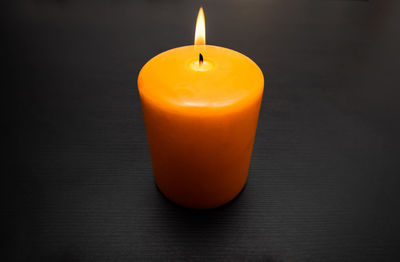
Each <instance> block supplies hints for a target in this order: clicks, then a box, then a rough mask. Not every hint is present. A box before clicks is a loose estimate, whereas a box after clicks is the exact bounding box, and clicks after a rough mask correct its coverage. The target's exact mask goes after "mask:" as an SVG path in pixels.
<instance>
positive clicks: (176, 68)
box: [138, 45, 264, 209]
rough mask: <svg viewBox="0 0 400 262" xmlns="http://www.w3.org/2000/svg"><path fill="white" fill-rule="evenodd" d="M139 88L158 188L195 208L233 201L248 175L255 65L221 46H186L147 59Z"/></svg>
mask: <svg viewBox="0 0 400 262" xmlns="http://www.w3.org/2000/svg"><path fill="white" fill-rule="evenodd" d="M199 51H200V52H201V53H202V55H203V57H204V64H203V65H201V66H199V64H198V56H199ZM202 66H204V68H202ZM138 88H139V94H140V99H141V103H142V111H143V116H144V121H145V125H146V133H147V138H148V143H149V147H150V153H151V157H152V164H153V172H154V176H155V181H156V184H157V186H158V187H159V189H160V190H161V192H162V193H163V194H164V195H165V196H166V197H167V198H169V199H170V200H172V201H173V202H175V203H177V204H180V205H183V206H186V207H191V208H199V209H206V208H215V207H218V206H221V205H223V204H225V203H227V202H229V201H230V200H232V199H233V198H234V197H235V196H236V195H237V194H238V193H239V192H240V191H241V190H242V188H243V186H244V185H245V183H246V180H247V175H248V168H249V164H250V159H251V153H252V148H253V143H254V137H255V133H256V128H257V120H258V114H259V109H260V105H261V100H262V94H263V88H264V78H263V75H262V72H261V70H260V69H259V67H258V66H257V65H256V64H255V63H254V62H253V61H252V60H251V59H249V58H248V57H246V56H244V55H242V54H240V53H238V52H236V51H233V50H230V49H227V48H222V47H216V46H209V45H207V46H204V47H202V48H201V49H199V48H198V47H196V46H185V47H180V48H175V49H171V50H169V51H166V52H164V53H161V54H159V55H158V56H156V57H154V58H153V59H151V60H150V61H149V62H148V63H147V64H146V65H145V66H144V67H143V68H142V70H141V72H140V74H139V77H138Z"/></svg>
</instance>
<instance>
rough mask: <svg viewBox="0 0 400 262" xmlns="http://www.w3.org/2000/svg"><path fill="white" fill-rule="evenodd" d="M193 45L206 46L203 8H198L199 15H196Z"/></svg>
mask: <svg viewBox="0 0 400 262" xmlns="http://www.w3.org/2000/svg"><path fill="white" fill-rule="evenodd" d="M194 44H195V45H205V44H206V22H205V19H204V11H203V7H200V10H199V14H198V15H197V21H196V32H195V34H194Z"/></svg>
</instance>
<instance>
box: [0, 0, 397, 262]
mask: <svg viewBox="0 0 400 262" xmlns="http://www.w3.org/2000/svg"><path fill="white" fill-rule="evenodd" d="M200 4H203V5H204V7H205V12H206V23H207V41H208V43H210V44H214V45H221V46H226V47H229V48H232V49H235V50H238V51H240V52H242V53H244V54H246V55H248V56H249V57H251V58H253V59H254V61H255V62H256V63H258V64H259V66H260V67H261V68H262V70H263V72H264V75H265V78H266V79H267V85H266V89H265V93H264V99H263V104H262V108H261V113H260V120H259V126H258V131H257V137H256V143H255V147H254V152H253V158H252V163H251V168H250V171H249V180H248V183H247V186H246V189H245V190H244V191H243V192H242V194H241V195H240V197H239V198H237V199H236V200H234V201H233V202H232V203H230V204H228V205H227V206H225V207H223V208H220V209H217V210H212V211H205V212H196V211H192V210H187V209H183V208H180V207H177V206H175V205H173V204H171V203H170V202H169V201H167V200H166V199H164V198H163V196H162V195H161V194H160V193H159V192H158V191H157V189H156V187H155V186H154V183H153V177H152V170H151V162H150V155H149V152H148V148H147V142H146V137H145V130H144V124H143V118H142V115H141V108H140V103H139V97H138V92H137V86H136V78H137V74H138V72H139V70H140V68H141V66H143V65H144V63H145V62H146V61H147V60H148V59H150V58H151V57H153V56H154V55H156V54H157V53H159V52H161V51H164V50H167V49H170V48H173V47H176V46H182V45H187V44H191V43H192V41H193V35H194V22H195V18H196V15H197V11H198V7H199V6H200ZM0 5H1V21H2V23H1V24H2V25H1V28H2V43H1V45H2V47H3V48H2V51H1V57H2V61H3V62H6V66H7V69H6V70H5V71H3V77H2V85H1V89H2V94H3V95H2V100H3V105H6V106H5V109H4V110H3V115H5V118H4V119H3V123H5V124H6V129H5V131H6V133H7V134H6V136H5V137H4V140H5V141H4V143H3V144H4V145H5V147H3V151H5V152H6V153H7V156H8V158H6V161H7V163H6V168H5V170H4V169H3V171H4V172H2V177H3V179H2V183H1V186H2V190H1V192H2V193H1V194H2V200H3V208H2V217H3V218H4V217H5V218H6V222H5V223H4V222H3V224H2V232H3V233H2V237H3V239H4V240H5V243H3V244H2V247H3V251H2V252H1V253H0V259H1V261H135V260H152V259H154V260H180V261H181V260H208V261H209V260H228V261H234V260H258V261H396V256H397V253H398V250H399V246H400V236H399V233H400V225H399V221H400V214H399V207H400V193H399V185H400V181H399V180H400V178H399V173H400V172H399V170H400V168H399V152H400V150H399V147H398V146H399V144H400V143H399V133H400V124H399V120H400V105H399V101H400V85H399V69H400V62H399V59H400V54H399V53H400V52H399V46H400V3H399V1H394V0H392V1H380V2H378V1H323V0H320V1H280V0H267V1H261V0H250V1H239V0H234V1H229V0H222V1H192V2H190V1H183V0H182V1H179V0H175V1H156V0H152V1H150V0H149V1H68V0H62V1H61V0H59V1H19V2H18V1H6V2H3V3H2V4H0ZM397 261H398V260H397Z"/></svg>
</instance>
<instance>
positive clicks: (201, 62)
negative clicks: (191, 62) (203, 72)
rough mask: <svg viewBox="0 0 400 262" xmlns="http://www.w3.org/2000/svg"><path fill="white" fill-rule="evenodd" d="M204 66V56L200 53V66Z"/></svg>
mask: <svg viewBox="0 0 400 262" xmlns="http://www.w3.org/2000/svg"><path fill="white" fill-rule="evenodd" d="M202 64H203V55H202V54H201V53H200V55H199V65H200V66H201V65H202Z"/></svg>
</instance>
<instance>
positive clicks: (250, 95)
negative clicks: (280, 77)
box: [138, 45, 264, 111]
mask: <svg viewBox="0 0 400 262" xmlns="http://www.w3.org/2000/svg"><path fill="white" fill-rule="evenodd" d="M200 54H202V57H203V63H201V62H200V61H199V55H200ZM138 87H139V92H140V95H141V96H142V97H144V98H145V99H147V100H149V101H151V102H152V103H154V104H156V105H158V106H161V107H163V108H164V107H168V108H171V109H176V110H180V108H184V110H186V111H190V110H192V111H195V110H202V111H205V110H211V111H215V110H223V109H225V108H230V107H232V106H233V107H237V106H240V105H243V106H244V105H246V104H248V103H249V102H252V101H254V99H255V98H258V97H260V96H261V95H262V92H263V89H264V77H263V74H262V72H261V70H260V68H259V67H258V66H257V65H256V64H255V63H254V62H253V61H252V60H251V59H250V58H248V57H247V56H244V55H243V54H241V53H239V52H236V51H234V50H231V49H228V48H223V47H218V46H212V45H200V46H196V45H192V46H183V47H178V48H174V49H170V50H168V51H165V52H163V53H161V54H159V55H157V56H155V57H153V58H152V59H151V60H150V61H148V62H147V63H146V64H145V66H144V67H143V68H142V70H141V71H140V74H139V77H138Z"/></svg>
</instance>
